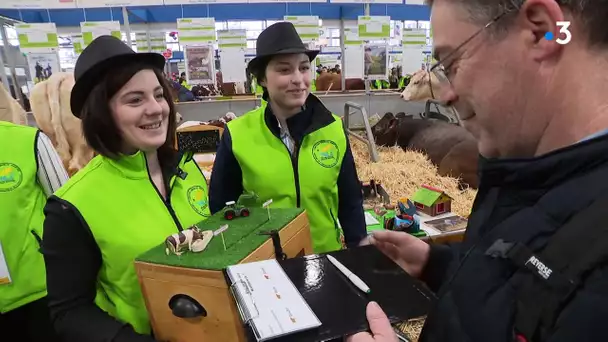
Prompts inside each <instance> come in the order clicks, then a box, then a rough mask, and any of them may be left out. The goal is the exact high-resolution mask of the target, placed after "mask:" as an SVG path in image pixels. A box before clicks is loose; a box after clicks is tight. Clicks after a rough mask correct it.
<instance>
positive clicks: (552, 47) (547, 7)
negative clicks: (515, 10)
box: [520, 0, 565, 61]
mask: <svg viewBox="0 0 608 342" xmlns="http://www.w3.org/2000/svg"><path fill="white" fill-rule="evenodd" d="M520 19H521V22H520V24H521V25H522V26H523V29H524V31H525V32H526V33H525V35H524V36H525V38H526V44H527V45H528V46H529V47H530V48H531V49H532V51H533V53H532V56H533V57H534V59H535V60H537V61H542V60H545V59H547V58H549V57H551V56H554V55H555V54H556V53H558V52H559V51H561V45H559V44H557V42H556V41H555V39H556V38H562V39H563V38H564V34H563V33H560V30H561V27H560V26H558V25H557V22H560V21H564V20H565V16H564V12H563V11H562V9H561V8H560V7H559V5H558V3H557V1H555V0H528V1H526V2H524V4H523V5H522V7H521V9H520ZM547 32H550V33H551V34H552V35H553V39H551V40H549V39H547V38H546V35H547Z"/></svg>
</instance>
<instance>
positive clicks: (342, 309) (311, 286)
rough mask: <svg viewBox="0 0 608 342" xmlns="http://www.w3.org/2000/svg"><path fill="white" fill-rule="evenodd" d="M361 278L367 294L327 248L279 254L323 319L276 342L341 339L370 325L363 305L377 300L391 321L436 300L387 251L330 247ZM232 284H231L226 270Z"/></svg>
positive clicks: (249, 333) (415, 315)
mask: <svg viewBox="0 0 608 342" xmlns="http://www.w3.org/2000/svg"><path fill="white" fill-rule="evenodd" d="M329 254H331V255H332V256H334V257H335V258H336V259H337V260H338V261H340V262H341V263H342V264H343V265H344V266H346V267H347V268H348V269H349V270H351V271H352V272H353V273H355V274H356V275H357V276H358V277H359V278H361V279H362V280H363V281H364V282H365V283H366V284H367V285H368V286H369V287H370V289H371V293H370V294H365V293H363V292H362V291H361V290H359V289H358V288H357V287H355V286H354V285H353V284H352V283H351V282H350V280H348V278H346V277H345V276H344V275H343V274H342V273H341V272H340V271H339V270H338V269H337V268H336V267H335V266H334V265H333V264H332V263H330V262H329V260H328V259H327V257H326V256H325V255H324V254H315V255H309V256H304V257H300V258H293V259H287V260H280V261H279V264H280V265H281V266H282V267H283V270H284V271H285V273H286V274H287V276H288V277H289V279H291V281H292V282H293V283H294V285H295V286H296V288H297V289H298V291H300V293H301V294H302V296H303V297H304V299H305V300H306V302H307V303H308V305H309V306H310V308H311V309H312V310H313V311H314V313H315V314H316V315H317V317H318V318H319V320H321V323H322V325H321V326H320V327H318V328H314V329H310V330H306V331H302V332H298V333H294V334H290V335H286V336H283V337H278V338H275V339H273V340H272V341H276V342H287V341H289V342H317V341H319V342H320V341H329V340H332V339H338V338H341V337H342V336H347V335H351V334H355V333H357V332H361V331H366V330H368V329H369V325H368V323H367V318H366V316H365V309H366V306H367V303H369V302H370V301H375V302H377V303H378V304H379V305H380V306H381V307H382V309H383V310H384V312H385V313H386V314H387V316H388V317H389V320H390V321H391V323H400V322H405V321H407V320H409V319H414V318H419V317H422V316H425V315H426V314H428V312H429V311H430V309H431V307H432V305H433V303H434V302H435V300H436V296H435V294H434V293H433V292H432V291H430V290H429V289H428V288H427V287H426V286H425V285H424V284H423V283H422V282H420V281H419V280H417V279H414V278H413V277H411V276H410V275H409V274H407V273H406V272H405V271H404V270H403V269H401V268H400V267H399V266H398V265H396V264H395V263H394V262H393V261H392V260H390V259H389V258H388V257H386V256H385V255H384V254H383V253H382V252H380V251H379V250H378V249H377V248H376V247H375V246H364V247H358V248H354V249H347V250H342V251H337V252H332V253H329ZM224 276H225V277H226V281H227V283H228V285H229V286H230V285H232V284H231V282H230V278H229V277H228V275H227V274H226V271H225V270H224ZM230 287H231V292H232V294H233V296H235V302H236V303H237V307H239V311H240V314H241V318H242V320H243V322H244V323H245V327H246V329H245V330H246V333H247V336H248V339H249V340H250V341H256V338H255V336H254V334H255V332H254V331H253V330H252V328H251V327H250V325H249V324H247V322H248V320H249V319H251V315H252V313H246V312H243V310H242V307H241V306H240V305H239V304H238V303H239V299H237V298H238V296H239V295H238V294H235V293H234V291H232V289H233V286H230Z"/></svg>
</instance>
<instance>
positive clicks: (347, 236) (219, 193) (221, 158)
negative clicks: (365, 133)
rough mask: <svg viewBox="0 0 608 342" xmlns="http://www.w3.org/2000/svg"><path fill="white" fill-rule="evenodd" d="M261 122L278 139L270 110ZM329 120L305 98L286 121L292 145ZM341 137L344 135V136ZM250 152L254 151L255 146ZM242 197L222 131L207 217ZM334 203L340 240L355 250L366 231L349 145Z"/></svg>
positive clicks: (234, 162) (324, 111)
mask: <svg viewBox="0 0 608 342" xmlns="http://www.w3.org/2000/svg"><path fill="white" fill-rule="evenodd" d="M264 119H265V121H266V125H267V126H268V128H269V129H270V131H271V132H272V133H273V134H274V135H275V136H276V137H277V139H280V129H279V126H278V122H277V119H276V117H275V116H274V115H273V114H272V112H271V110H270V106H267V107H266V111H265V112H264ZM333 120H334V118H333V116H332V115H331V112H330V111H329V110H327V108H325V106H324V105H323V104H322V103H321V101H320V100H319V99H318V98H317V97H315V96H314V95H309V97H308V99H307V100H306V109H305V110H304V111H302V112H301V113H299V114H297V115H294V116H293V117H291V118H289V119H287V126H288V129H289V132H290V134H291V136H292V138H293V139H294V140H295V141H296V146H299V145H300V143H301V142H302V140H303V139H304V136H305V135H307V134H308V133H309V132H314V131H315V130H318V129H320V128H322V127H324V126H326V125H328V124H330V123H331V122H333ZM344 134H347V133H346V132H344ZM347 139H348V136H347ZM347 141H348V140H347ZM251 148H255V146H252V147H251ZM242 193H243V177H242V171H241V166H240V165H239V163H238V161H237V160H236V158H235V156H234V154H233V152H232V139H231V137H230V130H229V129H228V127H226V129H225V130H224V133H223V134H222V140H221V142H220V146H219V149H218V151H217V154H216V157H215V161H214V163H213V171H212V173H211V182H210V185H209V209H210V210H211V213H216V212H218V211H220V210H222V208H224V206H225V205H226V202H228V201H236V200H237V199H238V198H239V196H240V195H241V194H242ZM338 203H339V207H338V219H339V220H340V225H341V226H342V230H343V232H344V240H345V242H346V244H347V246H348V247H353V246H357V245H358V244H359V242H360V241H361V240H362V239H363V238H364V237H365V236H366V235H367V231H366V226H365V216H364V213H363V195H362V193H361V184H360V182H359V178H358V177H357V170H356V168H355V160H354V159H353V154H352V151H351V149H350V145H349V144H347V145H346V151H345V153H344V159H343V161H342V168H341V169H340V174H339V175H338Z"/></svg>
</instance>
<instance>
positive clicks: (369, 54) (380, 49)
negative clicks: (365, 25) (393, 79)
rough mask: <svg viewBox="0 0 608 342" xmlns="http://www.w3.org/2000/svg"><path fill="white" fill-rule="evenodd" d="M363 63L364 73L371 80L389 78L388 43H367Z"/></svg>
mask: <svg viewBox="0 0 608 342" xmlns="http://www.w3.org/2000/svg"><path fill="white" fill-rule="evenodd" d="M363 63H364V75H365V76H367V78H368V79H369V80H385V79H387V77H388V74H387V70H388V51H387V48H386V45H366V46H365V49H364V55H363Z"/></svg>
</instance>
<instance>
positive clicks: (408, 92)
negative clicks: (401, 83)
mask: <svg viewBox="0 0 608 342" xmlns="http://www.w3.org/2000/svg"><path fill="white" fill-rule="evenodd" d="M440 87H441V84H440V83H439V80H438V79H437V76H435V74H433V73H432V72H431V73H429V72H426V71H425V70H418V71H416V73H414V75H412V78H411V79H410V83H409V84H408V85H407V87H405V89H403V92H402V93H401V95H400V97H401V98H402V99H403V100H404V101H426V100H430V99H433V98H436V97H437V96H438V95H439V90H440Z"/></svg>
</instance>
